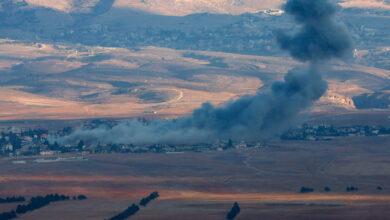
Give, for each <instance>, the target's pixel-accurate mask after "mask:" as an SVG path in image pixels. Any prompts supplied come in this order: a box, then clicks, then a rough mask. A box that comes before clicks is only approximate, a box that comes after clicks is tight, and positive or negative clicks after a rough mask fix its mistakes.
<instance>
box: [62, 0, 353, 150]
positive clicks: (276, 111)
mask: <svg viewBox="0 0 390 220" xmlns="http://www.w3.org/2000/svg"><path fill="white" fill-rule="evenodd" d="M283 7H284V10H285V11H286V13H288V14H289V15H291V16H293V17H294V19H295V20H296V21H297V23H298V24H299V25H301V27H300V29H299V30H298V31H297V33H295V34H294V35H287V34H286V33H284V32H283V31H278V32H277V41H278V44H279V45H280V47H281V48H282V49H284V50H286V51H288V52H289V53H290V54H291V56H292V57H294V58H295V59H297V60H300V61H309V65H308V66H309V67H308V68H305V69H302V68H295V69H293V70H291V71H289V72H288V73H287V74H286V76H285V78H284V81H282V82H275V83H274V84H273V85H272V88H271V90H270V92H268V93H260V92H259V93H258V94H256V95H251V96H250V95H247V96H244V97H242V98H240V99H238V100H236V101H231V102H229V103H227V104H226V105H225V106H224V107H219V108H217V107H214V106H213V105H211V104H209V103H204V104H203V105H202V107H201V108H199V109H196V110H195V111H194V113H193V114H192V115H190V116H188V117H183V118H179V119H176V120H169V121H161V120H154V121H151V122H150V123H148V124H144V123H142V122H140V121H139V120H133V121H130V122H123V123H121V124H119V125H117V126H115V127H113V128H109V129H108V128H97V129H93V130H77V131H75V132H74V133H73V134H71V135H70V136H67V137H63V138H60V139H57V140H58V141H61V142H68V143H69V142H70V143H75V142H77V141H79V140H83V141H84V142H85V143H89V144H93V143H133V144H155V143H167V144H191V143H207V142H213V141H216V140H218V139H228V138H230V139H233V140H244V139H245V140H264V139H267V138H270V137H274V136H277V135H280V134H281V132H283V131H284V130H285V129H286V128H287V127H288V126H289V125H291V123H292V122H293V121H294V120H295V119H296V118H297V116H298V115H299V113H300V112H302V111H303V110H305V109H307V108H308V107H310V106H311V105H312V104H313V103H314V102H315V101H316V100H318V99H319V98H320V97H321V96H322V95H323V94H324V93H325V92H326V89H327V83H326V82H325V81H324V80H323V79H322V78H321V74H320V73H319V71H318V70H317V69H318V68H317V65H318V63H319V62H320V61H323V60H327V59H330V58H333V57H335V58H340V57H342V56H344V55H346V54H347V53H348V52H350V48H351V43H350V40H349V39H350V38H349V35H348V34H347V31H346V29H345V28H344V26H342V25H340V24H337V23H335V22H334V20H333V19H334V18H333V16H334V14H335V12H336V9H337V7H336V6H334V5H333V4H331V3H330V2H329V1H328V0H288V1H287V3H286V4H285V5H284V6H283Z"/></svg>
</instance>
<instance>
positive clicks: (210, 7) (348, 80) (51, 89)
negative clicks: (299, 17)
mask: <svg viewBox="0 0 390 220" xmlns="http://www.w3.org/2000/svg"><path fill="white" fill-rule="evenodd" d="M367 2H370V4H363V3H367ZM281 3H283V1H254V0H253V1H252V0H248V1H231V0H215V1H190V0H186V1H184V0H183V1H162V0H161V1H159V0H150V1H147V0H145V1H135V0H116V1H114V0H112V1H103V0H101V1H98V0H85V1H81V0H67V1H65V0H64V1H47V0H26V1H22V0H7V1H2V2H1V4H0V5H1V11H0V39H1V41H0V56H1V59H0V74H1V75H2V77H1V78H0V91H1V93H0V96H1V97H2V98H1V101H0V102H1V104H2V106H4V107H3V108H2V109H1V110H0V111H1V112H0V117H1V120H7V119H20V118H85V117H135V116H138V115H143V114H149V115H150V114H152V115H154V114H157V115H160V116H161V115H166V114H172V115H182V114H189V113H191V112H192V110H193V109H195V108H197V107H199V106H200V105H201V103H203V102H205V101H210V102H211V103H213V104H217V105H218V104H222V103H224V102H226V101H228V100H229V99H237V98H238V97H241V96H243V95H245V94H253V93H255V92H256V91H257V90H258V89H261V90H264V91H267V90H268V89H269V86H270V85H271V84H272V82H274V81H275V80H280V79H282V78H283V76H284V74H286V73H287V70H288V69H290V68H291V67H292V66H294V65H295V64H296V62H295V61H293V60H291V59H290V58H289V57H288V54H286V53H284V52H283V51H281V50H280V49H279V48H278V46H277V44H276V41H275V34H274V33H275V30H277V29H286V30H288V31H292V30H293V29H294V28H295V27H296V26H295V25H294V24H293V23H292V21H291V18H289V17H288V16H287V15H285V14H283V12H282V11H278V8H279V5H280V4H281ZM340 4H341V5H342V6H343V7H345V8H344V9H342V8H341V10H342V12H341V13H339V14H338V18H337V19H339V20H340V21H343V23H345V24H346V26H347V28H348V30H349V31H350V32H351V34H352V38H353V47H354V49H355V50H354V56H353V57H351V58H350V59H349V60H345V61H337V62H336V61H333V62H332V63H331V64H332V68H331V70H329V71H326V72H325V73H324V77H325V79H326V80H327V82H328V83H329V88H330V89H329V90H328V92H327V94H326V95H325V96H324V97H323V98H322V99H321V100H320V101H319V102H317V103H316V105H315V108H314V109H312V110H314V111H322V112H327V111H335V110H337V111H351V110H355V109H356V108H359V109H372V108H380V109H388V106H389V104H390V101H389V88H390V87H389V86H390V59H389V53H390V52H389V51H390V37H389V36H390V35H389V32H390V31H389V30H388V24H389V23H390V11H389V10H386V7H387V6H386V5H388V1H375V2H374V1H356V0H351V1H344V2H341V1H340ZM382 6H383V7H382ZM367 7H368V8H367ZM378 7H381V8H378ZM271 9H272V10H271ZM194 13H198V14H194ZM199 13H200V14H199ZM173 15H175V16H173ZM60 115H61V116H60Z"/></svg>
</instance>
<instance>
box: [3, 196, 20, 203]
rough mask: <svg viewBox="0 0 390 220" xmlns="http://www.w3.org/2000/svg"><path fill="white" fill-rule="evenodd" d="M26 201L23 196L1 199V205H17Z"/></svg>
mask: <svg viewBox="0 0 390 220" xmlns="http://www.w3.org/2000/svg"><path fill="white" fill-rule="evenodd" d="M24 201H26V199H25V198H24V197H22V196H18V197H15V196H13V197H6V198H5V199H4V198H1V197H0V203H15V202H24Z"/></svg>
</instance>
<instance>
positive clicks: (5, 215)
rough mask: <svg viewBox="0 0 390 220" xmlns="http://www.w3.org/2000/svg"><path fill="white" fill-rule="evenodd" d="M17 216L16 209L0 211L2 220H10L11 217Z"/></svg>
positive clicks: (0, 219)
mask: <svg viewBox="0 0 390 220" xmlns="http://www.w3.org/2000/svg"><path fill="white" fill-rule="evenodd" d="M16 217H17V216H16V212H15V211H10V212H3V213H0V220H9V219H14V218H16Z"/></svg>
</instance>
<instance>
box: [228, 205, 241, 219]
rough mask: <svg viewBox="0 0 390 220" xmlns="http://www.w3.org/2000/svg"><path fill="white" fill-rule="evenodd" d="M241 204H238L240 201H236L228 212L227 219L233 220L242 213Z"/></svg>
mask: <svg viewBox="0 0 390 220" xmlns="http://www.w3.org/2000/svg"><path fill="white" fill-rule="evenodd" d="M240 211H241V210H240V206H238V203H237V202H235V203H234V205H233V207H232V209H231V210H230V212H229V213H228V214H227V217H226V219H227V220H233V219H235V218H236V217H237V215H238V214H239V213H240Z"/></svg>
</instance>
